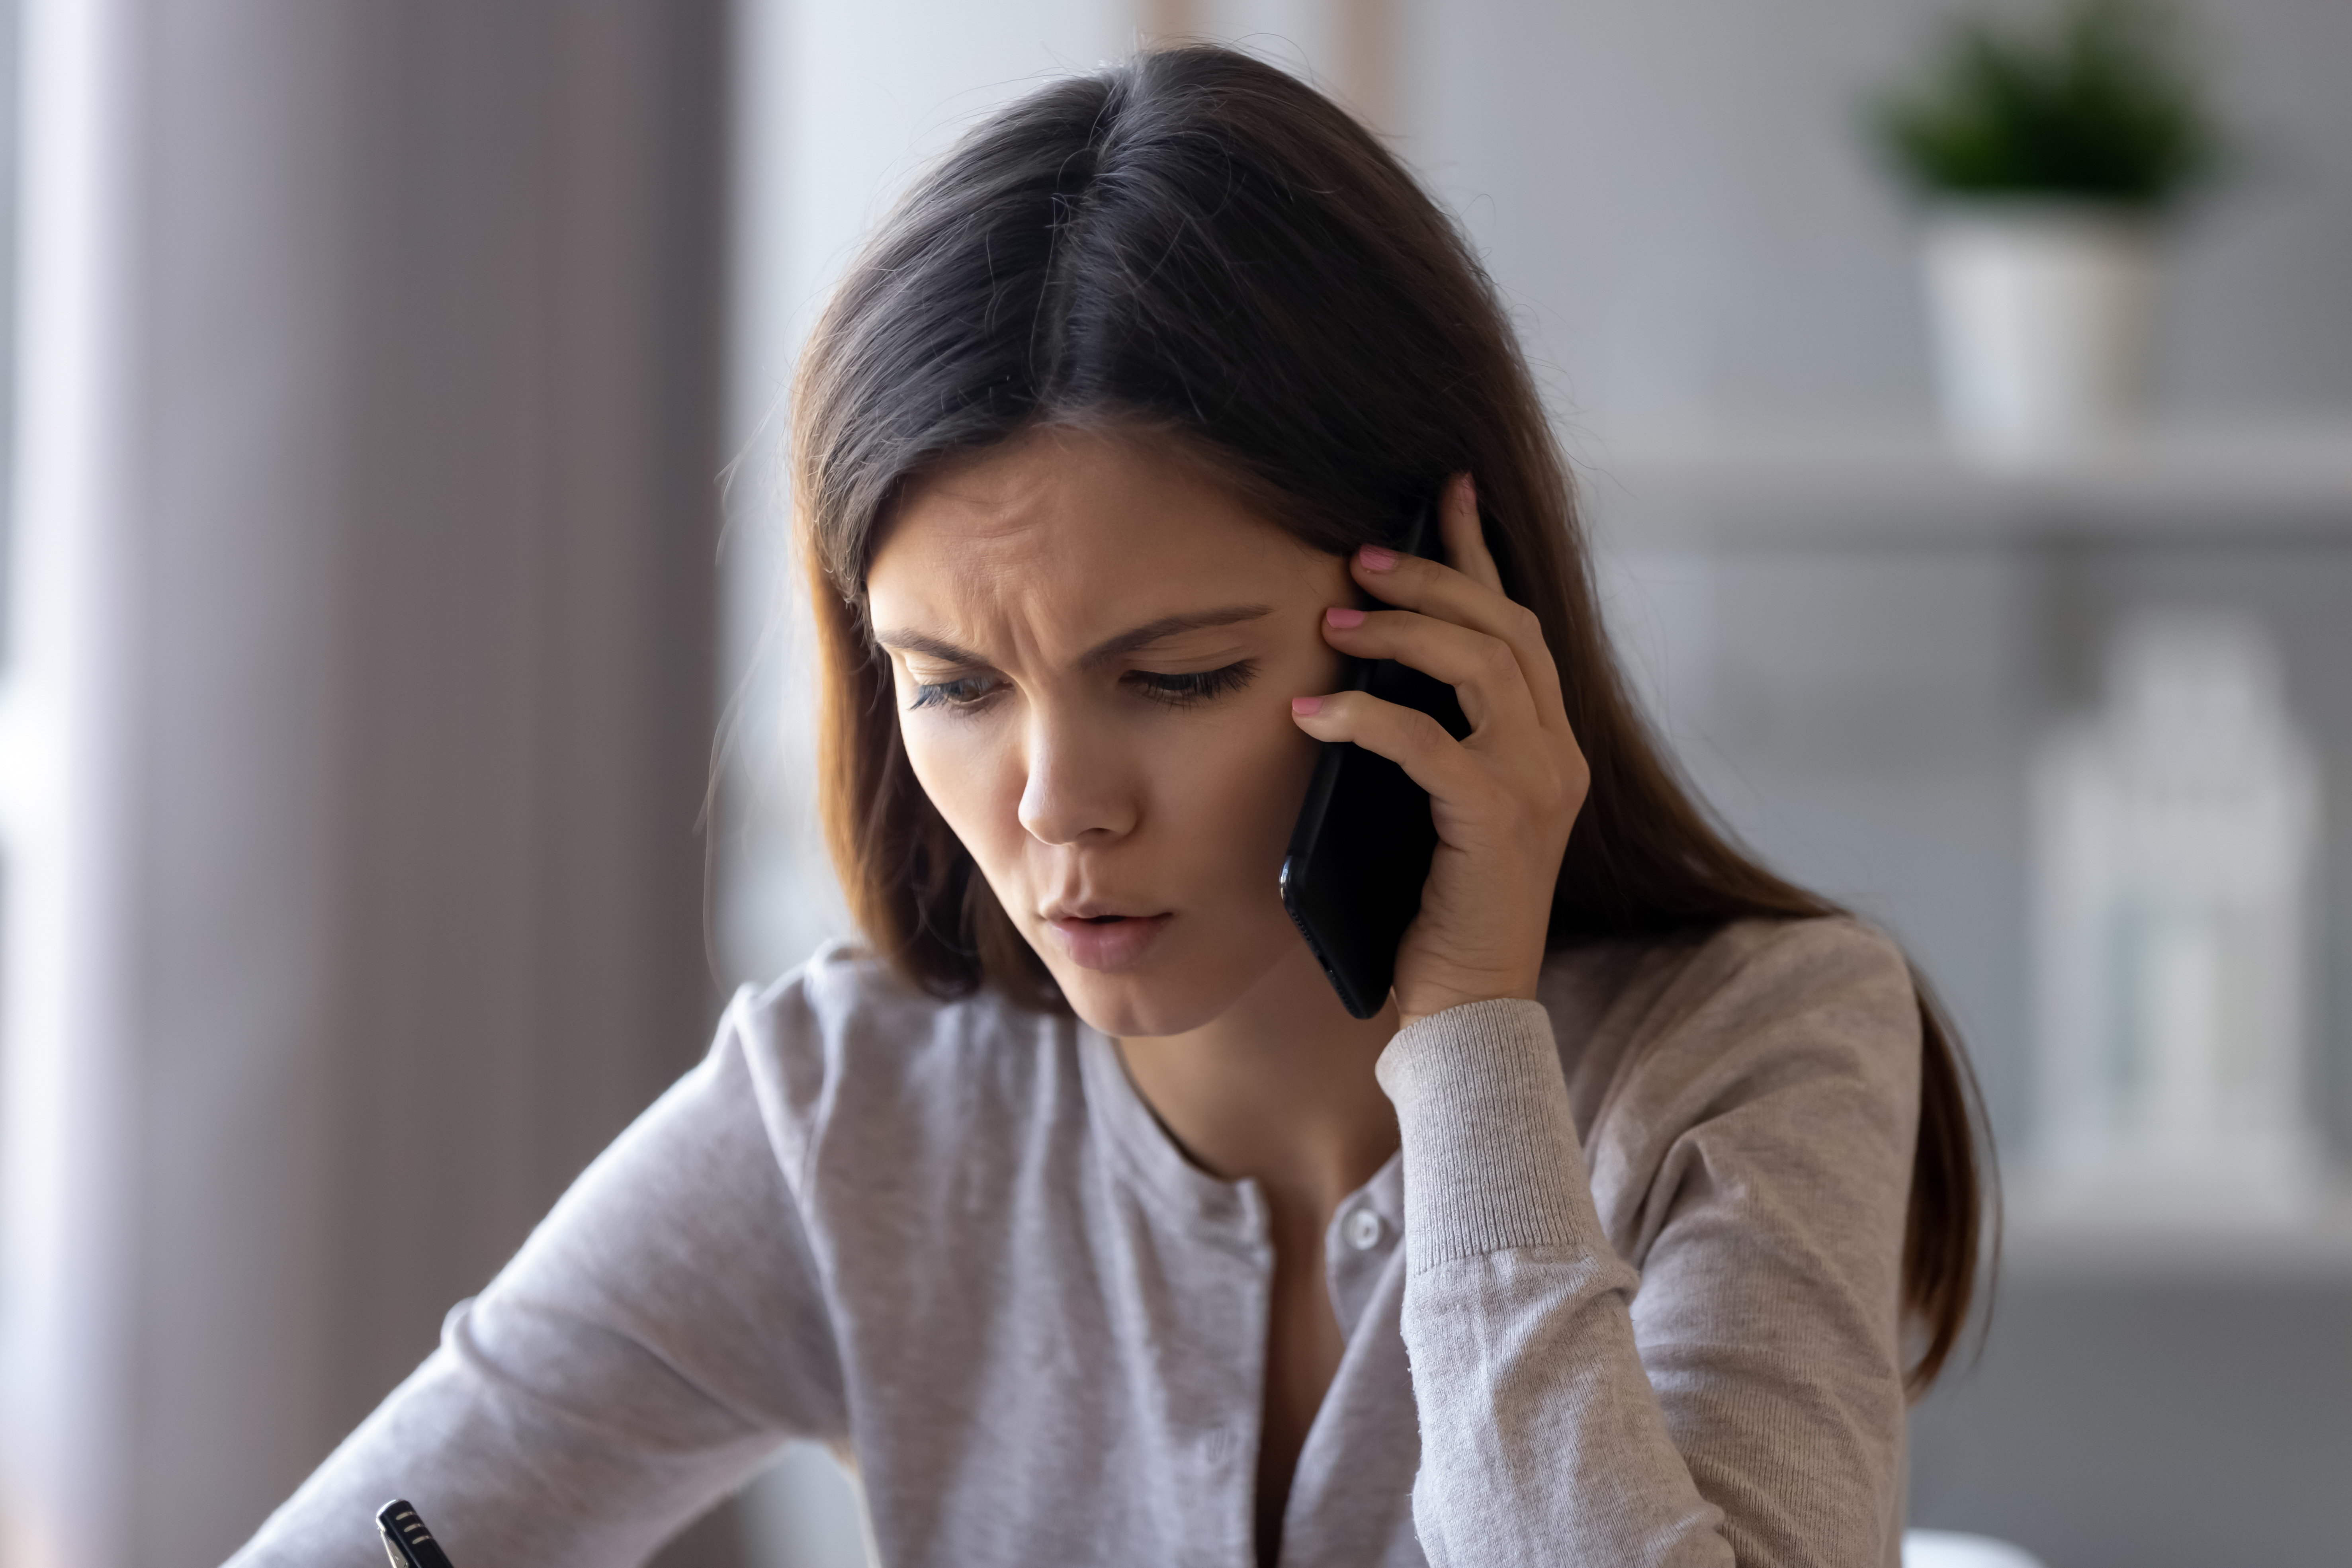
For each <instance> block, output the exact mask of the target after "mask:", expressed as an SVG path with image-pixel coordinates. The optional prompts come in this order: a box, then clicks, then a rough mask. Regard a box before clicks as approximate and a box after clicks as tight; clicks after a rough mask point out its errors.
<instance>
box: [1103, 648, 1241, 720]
mask: <svg viewBox="0 0 2352 1568" xmlns="http://www.w3.org/2000/svg"><path fill="white" fill-rule="evenodd" d="M1256 673H1257V663H1256V661H1255V659H1247V658H1245V659H1243V660H1242V661H1241V662H1240V663H1238V664H1229V665H1226V666H1225V667H1224V668H1223V669H1204V670H1202V671H1200V672H1198V673H1197V674H1192V675H1160V674H1156V673H1154V672H1152V671H1150V670H1148V669H1138V670H1133V671H1130V672H1129V675H1128V677H1127V679H1129V680H1130V681H1133V682H1135V684H1136V689H1137V690H1139V691H1140V692H1142V693H1143V694H1144V695H1145V696H1146V697H1149V698H1150V700H1152V701H1154V702H1158V703H1162V704H1164V705H1166V706H1168V707H1171V708H1190V707H1192V705H1193V704H1194V703H1196V702H1209V701H1213V700H1215V699H1217V698H1220V697H1223V695H1224V694H1225V693H1227V692H1228V691H1239V690H1240V689H1242V688H1243V687H1244V686H1247V685H1248V684H1249V683H1250V678H1251V677H1252V676H1254V675H1255V674H1256Z"/></svg>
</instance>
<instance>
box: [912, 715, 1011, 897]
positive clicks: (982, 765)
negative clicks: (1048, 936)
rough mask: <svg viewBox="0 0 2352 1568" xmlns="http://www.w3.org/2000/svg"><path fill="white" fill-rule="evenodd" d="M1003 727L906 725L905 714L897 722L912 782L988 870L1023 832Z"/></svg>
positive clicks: (933, 723) (959, 722)
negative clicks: (1007, 842) (1009, 844)
mask: <svg viewBox="0 0 2352 1568" xmlns="http://www.w3.org/2000/svg"><path fill="white" fill-rule="evenodd" d="M1002 728H1003V727H1002V726H998V725H992V724H989V723H987V722H985V721H971V720H964V719H950V720H945V721H931V720H929V719H915V720H913V721H909V718H908V715H907V714H905V713H904V712H902V713H901V714H900V716H899V723H898V739H899V742H900V743H901V744H903V745H904V746H905V747H906V748H907V762H908V766H909V767H911V768H912V769H913V770H914V773H915V782H916V783H918V784H921V785H922V786H923V793H924V794H925V795H929V796H930V799H931V805H933V806H935V807H936V808H938V811H939V814H940V816H942V817H943V818H945V819H946V821H947V825H948V826H949V828H950V830H952V831H953V832H954V834H955V836H956V837H958V838H960V839H961V840H963V843H964V847H966V848H968V849H970V850H971V852H972V854H973V855H974V856H975V857H977V858H979V860H980V861H981V864H982V866H983V867H986V868H990V869H991V870H994V869H995V868H996V867H997V864H998V861H999V858H1000V857H1001V856H1002V855H1003V853H1004V852H1005V844H1006V841H1007V840H1008V838H1011V839H1017V837H1018V836H1019V835H1020V833H1021V822H1020V805H1021V776H1020V766H1019V762H1018V759H1017V758H1016V757H1015V756H1014V754H1013V747H1012V746H1011V745H1010V744H1009V743H1008V742H1007V741H1006V739H1005V737H1004V736H1003V733H1002Z"/></svg>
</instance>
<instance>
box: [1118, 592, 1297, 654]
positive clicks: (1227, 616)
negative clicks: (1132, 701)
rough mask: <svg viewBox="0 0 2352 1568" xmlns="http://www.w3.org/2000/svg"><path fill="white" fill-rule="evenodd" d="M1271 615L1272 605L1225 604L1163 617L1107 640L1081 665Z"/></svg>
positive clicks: (1272, 611) (1272, 612)
mask: <svg viewBox="0 0 2352 1568" xmlns="http://www.w3.org/2000/svg"><path fill="white" fill-rule="evenodd" d="M1272 614H1274V606H1272V605H1226V606H1225V607H1224V608H1223V609H1221V610H1200V611H1196V612H1194V613H1192V614H1191V615H1183V616H1160V618H1159V619H1158V620H1156V621H1147V622H1145V623H1144V624H1143V625H1142V626H1137V627H1135V628H1133V629H1132V630H1129V631H1124V632H1121V633H1119V634H1118V636H1117V637H1112V638H1109V639H1108V641H1105V642H1099V643H1097V644H1096V645H1095V646H1094V647H1091V648H1089V649H1087V656H1086V658H1085V660H1084V662H1086V663H1087V664H1107V663H1108V662H1109V661H1110V660H1112V659H1115V658H1121V657H1123V656H1124V655H1127V654H1130V653H1133V652H1134V651H1135V650H1136V649H1137V648H1139V647H1150V645H1151V644H1153V643H1156V642H1158V641H1160V639H1161V638H1163V637H1175V636H1177V635H1178V634H1180V633H1182V632H1198V631H1206V630H1208V629H1209V628H1211V627H1213V626H1238V625H1240V624H1241V623H1242V622H1244V621H1255V620H1256V619H1258V618H1259V617H1261V616H1270V615H1272Z"/></svg>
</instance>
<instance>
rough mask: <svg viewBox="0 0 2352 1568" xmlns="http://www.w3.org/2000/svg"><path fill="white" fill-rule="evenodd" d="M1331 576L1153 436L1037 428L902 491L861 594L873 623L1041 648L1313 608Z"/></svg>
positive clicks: (1318, 557)
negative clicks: (1175, 624) (1257, 607)
mask: <svg viewBox="0 0 2352 1568" xmlns="http://www.w3.org/2000/svg"><path fill="white" fill-rule="evenodd" d="M1318 568H1320V569H1319V570H1318ZM1330 572H1331V565H1330V562H1329V558H1328V557H1326V556H1324V555H1323V553H1322V552H1318V551H1316V550H1314V549H1312V548H1311V547H1309V546H1307V545H1306V544H1303V543H1301V542H1299V541H1298V540H1297V539H1296V538H1295V537H1293V536H1292V535H1291V534H1290V533H1289V532H1287V531H1285V530H1284V529H1283V528H1282V527H1281V526H1280V525H1279V524H1277V523H1275V522H1273V521H1269V520H1268V519H1266V518H1265V517H1263V516H1262V515H1260V514H1259V513H1257V512H1256V511H1255V510H1253V509H1251V508H1250V507H1249V506H1247V505H1246V504H1245V503H1244V502H1243V501H1242V500H1240V499H1239V498H1238V497H1236V496H1235V495H1234V493H1233V492H1232V491H1231V490H1230V489H1226V488H1225V487H1223V486H1222V485H1220V484H1219V483H1217V482H1216V480H1215V479H1214V478H1213V476H1212V475H1211V474H1210V473H1208V472H1207V471H1205V470H1204V468H1202V466H1201V465H1200V464H1199V463H1197V462H1195V461H1192V460H1190V459H1188V458H1187V457H1186V456H1185V455H1183V454H1181V453H1179V452H1176V451H1172V450H1171V449H1169V448H1168V447H1166V446H1165V445H1156V444H1154V443H1153V442H1152V441H1151V440H1150V437H1143V436H1124V435H1119V436H1112V435H1102V434H1097V433H1093V432H1077V431H1066V430H1043V431H1036V432H1032V433H1029V434H1026V435H1024V436H1023V437H1018V438H1016V439H1015V440H1014V441H1012V442H1008V443H1006V444H1005V445H1004V446H1003V447H996V448H992V449H991V450H989V451H987V452H985V453H982V454H979V455H977V456H975V457H972V458H964V459H961V461H958V462H956V463H954V464H952V465H950V466H945V467H943V468H940V469H939V470H937V471H935V472H932V473H930V474H927V475H925V476H923V477H922V478H921V479H919V480H918V481H917V482H916V483H915V484H914V485H913V486H911V487H910V488H909V489H908V492H907V494H906V495H905V496H904V497H903V498H902V499H901V500H900V501H899V503H898V507H897V508H896V509H895V515H894V517H893V519H892V521H891V522H890V524H889V526H888V527H887V530H886V531H885V532H884V534H883V536H882V540H881V542H880V544H879V545H878V546H877V549H876V551H875V552H874V558H873V564H872V566H871V567H870V568H869V570H868V572H867V574H866V591H867V596H868V599H869V601H870V603H871V606H872V613H873V618H874V623H875V625H877V626H908V627H916V628H919V629H922V630H925V631H928V632H931V633H934V634H936V635H940V636H944V637H950V638H952V639H953V640H956V641H958V642H960V643H963V644H964V646H967V647H980V646H982V645H983V644H988V643H996V642H1001V641H1003V640H1004V639H1006V638H1008V637H1009V638H1013V639H1014V640H1018V641H1022V642H1024V643H1028V642H1034V643H1035V644H1036V645H1038V647H1039V651H1046V650H1048V649H1055V648H1058V645H1060V644H1061V643H1063V642H1064V641H1070V642H1074V643H1081V644H1089V645H1090V643H1091V642H1092V641H1093V640H1096V639H1097V638H1098V637H1100V636H1103V635H1108V634H1109V633H1112V632H1116V631H1118V630H1122V629H1124V628H1126V627H1128V626H1139V625H1141V624H1143V623H1145V622H1148V621H1151V620H1155V619H1158V618H1160V616H1169V615H1180V614H1184V613H1186V612H1189V611H1194V610H1199V609H1201V608H1203V607H1204V606H1207V605H1224V604H1231V603H1235V602H1239V601H1244V600H1248V601H1255V602H1258V603H1265V604H1277V605H1278V604H1282V603H1285V602H1286V601H1287V600H1289V599H1291V598H1293V597H1297V598H1301V599H1302V600H1303V599H1308V598H1318V597H1319V596H1320V595H1323V594H1326V593H1328V586H1327V585H1326V584H1324V583H1323V581H1322V579H1323V578H1324V577H1326V576H1328V575H1329V574H1330ZM968 639H969V640H968Z"/></svg>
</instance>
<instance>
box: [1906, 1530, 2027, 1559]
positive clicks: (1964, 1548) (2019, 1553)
mask: <svg viewBox="0 0 2352 1568" xmlns="http://www.w3.org/2000/svg"><path fill="white" fill-rule="evenodd" d="M1903 1568H2042V1559H2041V1558H2039V1557H2036V1556H2035V1555H2033V1553H2032V1552H2028V1551H2026V1550H2025V1549H2024V1548H2023V1547H2021V1546H2011V1544H2010V1543H2009V1542H2006V1541H1995V1540H1994V1539H1993V1538H1992V1537H1991V1536H1990V1535H1962V1534H1959V1533H1958V1532H1957V1531H1949V1530H1906V1531H1904V1532H1903Z"/></svg>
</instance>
